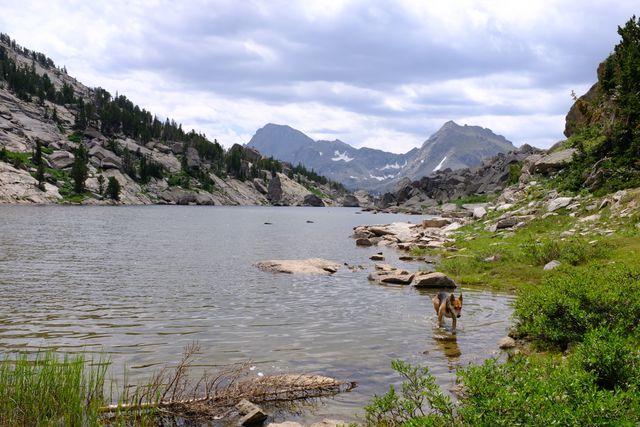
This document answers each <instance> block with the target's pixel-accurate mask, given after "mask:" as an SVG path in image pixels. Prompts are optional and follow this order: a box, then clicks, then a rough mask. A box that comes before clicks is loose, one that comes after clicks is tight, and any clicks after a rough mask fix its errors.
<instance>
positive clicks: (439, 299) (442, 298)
mask: <svg viewBox="0 0 640 427" xmlns="http://www.w3.org/2000/svg"><path fill="white" fill-rule="evenodd" d="M431 301H432V302H433V308H435V309H436V313H438V326H440V327H442V323H443V317H450V318H451V319H452V322H453V323H452V327H451V332H455V331H456V323H457V320H458V317H460V313H461V312H462V294H460V297H458V298H456V296H455V295H454V294H448V293H446V292H439V293H438V295H436V296H435V297H433V299H432V300H431Z"/></svg>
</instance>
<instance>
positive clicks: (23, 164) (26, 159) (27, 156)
mask: <svg viewBox="0 0 640 427" xmlns="http://www.w3.org/2000/svg"><path fill="white" fill-rule="evenodd" d="M0 160H2V161H5V162H7V163H11V164H12V165H13V166H14V167H16V168H18V169H19V168H29V167H32V166H33V161H32V160H31V153H28V152H19V151H11V150H7V149H6V148H5V147H2V149H1V150H0Z"/></svg>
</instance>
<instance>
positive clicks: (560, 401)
mask: <svg viewBox="0 0 640 427" xmlns="http://www.w3.org/2000/svg"><path fill="white" fill-rule="evenodd" d="M459 377H460V379H461V380H462V381H463V383H464V385H465V388H466V391H465V397H464V398H463V399H462V401H461V405H460V406H459V408H458V416H459V418H460V420H461V421H462V423H463V424H464V425H472V426H514V425H526V426H549V425H561V426H593V425H637V422H638V420H640V395H639V394H638V393H637V390H636V391H634V390H631V389H630V390H620V389H618V390H615V391H610V390H604V389H600V388H599V387H598V385H597V383H596V381H594V376H593V375H592V374H591V373H590V372H587V371H585V370H584V369H580V368H579V367H578V368H576V367H575V365H574V364H573V363H570V362H566V361H561V360H556V359H555V358H549V357H547V358H544V359H539V358H536V357H534V356H530V357H525V356H518V357H515V358H512V359H511V360H509V361H508V362H506V363H504V364H500V363H498V362H497V361H496V360H493V359H491V360H488V361H486V362H485V363H484V364H483V365H481V366H472V367H470V368H468V369H466V370H463V371H460V372H459Z"/></svg>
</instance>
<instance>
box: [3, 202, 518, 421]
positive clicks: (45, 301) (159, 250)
mask: <svg viewBox="0 0 640 427" xmlns="http://www.w3.org/2000/svg"><path fill="white" fill-rule="evenodd" d="M357 211H358V210H356V209H347V208H274V207H198V206H193V207H189V206H135V207H89V206H86V207H85V206H0V301H1V304H0V352H1V353H3V354H6V353H9V352H13V351H18V350H28V351H36V350H38V349H41V348H54V349H57V350H60V351H68V352H77V351H88V352H90V353H92V352H95V353H102V354H107V355H109V356H110V358H111V360H112V362H113V366H112V369H111V374H112V375H113V377H114V378H119V379H120V380H121V378H122V373H123V371H124V367H125V366H126V367H128V368H129V375H128V377H129V380H130V381H131V382H134V381H136V380H141V379H144V378H148V377H149V376H150V374H151V373H152V372H154V371H157V370H158V369H160V368H161V367H163V366H166V365H171V364H173V363H176V362H177V361H179V359H180V355H181V353H182V350H183V348H184V347H185V346H186V345H188V344H190V343H192V342H194V341H197V342H198V343H199V344H200V348H201V354H199V355H198V358H197V365H198V369H204V368H205V367H215V366H220V365H226V364H230V363H237V362H246V361H251V362H252V364H253V365H255V367H256V369H255V371H253V372H255V373H256V375H257V374H258V373H264V374H270V373H284V372H295V373H302V372H304V373H315V374H321V375H327V376H331V377H335V378H338V379H343V380H349V381H356V382H357V383H358V387H357V388H356V389H354V390H353V391H351V392H349V393H343V394H340V395H338V396H336V397H334V398H330V399H323V400H322V402H320V403H319V404H318V406H317V407H315V408H314V409H313V411H304V412H303V413H302V414H299V415H297V416H291V415H289V416H288V417H287V418H288V419H298V420H301V421H303V422H313V421H316V420H320V419H322V418H326V417H331V418H341V419H345V420H354V415H355V414H358V413H360V414H362V411H361V408H362V406H363V405H365V404H366V403H367V402H368V401H369V399H370V397H371V396H372V395H373V394H374V393H377V394H382V393H384V392H386V390H387V389H388V385H389V384H390V383H394V382H397V381H398V378H397V377H396V375H395V374H394V373H393V371H392V370H391V368H390V363H391V361H392V360H393V359H396V358H400V359H403V360H406V361H409V362H411V363H420V364H424V365H426V366H428V367H429V368H430V369H431V371H432V372H433V373H434V374H435V375H436V376H437V378H438V381H439V383H440V384H442V385H443V386H444V387H445V388H447V389H448V388H449V387H450V386H451V385H452V384H453V383H454V381H455V369H456V368H458V367H460V366H467V365H468V364H469V363H472V362H480V361H482V360H484V359H486V358H488V357H491V356H493V355H494V354H496V350H497V346H496V343H497V341H498V340H499V339H500V338H502V337H503V336H505V334H506V332H507V329H508V327H509V321H510V315H511V312H512V310H511V308H510V303H511V301H512V297H511V296H510V295H506V294H500V293H494V292H489V291H479V290H474V289H463V292H464V294H465V298H464V308H463V315H462V317H461V319H459V322H458V333H457V336H456V339H455V340H454V341H446V340H445V341H443V340H441V339H439V337H440V336H442V335H443V332H442V331H441V330H439V329H438V328H437V327H435V320H436V318H435V312H434V310H433V306H432V304H431V296H432V294H433V293H434V292H424V291H418V290H415V289H412V288H410V287H402V286H392V287H384V286H379V285H375V284H372V283H370V282H369V281H368V280H367V274H368V273H369V272H370V271H371V270H372V268H373V263H372V262H371V261H369V257H370V256H371V255H372V254H374V253H376V252H378V251H379V250H380V249H379V248H359V247H356V246H355V243H354V240H353V239H351V238H350V237H349V236H350V234H351V232H352V228H353V227H354V226H356V225H360V224H379V223H388V222H395V221H412V222H419V221H420V220H421V218H420V217H417V216H403V215H385V214H378V215H374V214H371V213H362V214H360V215H356V212H357ZM307 221H313V222H312V223H308V222H307ZM265 223H271V224H270V225H267V224H265ZM383 251H384V252H385V255H386V256H387V262H389V263H391V264H394V265H398V266H404V267H408V268H410V269H413V270H417V269H419V268H420V267H421V264H418V263H411V264H406V263H401V262H399V261H398V259H397V257H398V255H401V254H400V253H398V252H397V251H395V250H392V249H384V250H383ZM309 257H320V258H326V259H329V260H334V261H336V262H339V263H341V264H342V263H345V262H346V263H349V264H350V265H357V264H360V265H363V266H365V267H366V269H365V270H364V271H359V272H351V271H349V270H348V269H346V268H344V269H341V270H340V271H338V272H337V273H336V274H334V275H331V276H320V277H318V276H293V275H286V274H273V273H267V272H263V271H260V270H258V269H256V268H254V267H253V266H252V264H253V263H255V262H257V261H260V260H265V259H301V258H309ZM448 326H450V320H447V327H448ZM445 335H446V333H445Z"/></svg>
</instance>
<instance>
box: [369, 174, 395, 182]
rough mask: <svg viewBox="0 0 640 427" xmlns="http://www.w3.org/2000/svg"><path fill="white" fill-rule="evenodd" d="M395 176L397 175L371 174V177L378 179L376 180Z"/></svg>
mask: <svg viewBox="0 0 640 427" xmlns="http://www.w3.org/2000/svg"><path fill="white" fill-rule="evenodd" d="M395 177H396V175H382V176H376V175H373V174H369V178H373V179H376V180H378V181H384V180H386V179H391V178H395Z"/></svg>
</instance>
